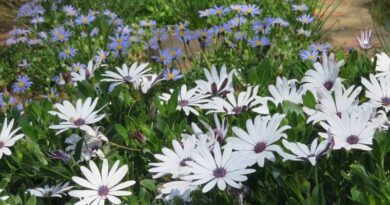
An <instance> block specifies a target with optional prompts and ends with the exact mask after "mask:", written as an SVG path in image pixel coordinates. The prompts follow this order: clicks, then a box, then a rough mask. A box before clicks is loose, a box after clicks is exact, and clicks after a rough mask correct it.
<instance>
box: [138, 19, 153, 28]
mask: <svg viewBox="0 0 390 205" xmlns="http://www.w3.org/2000/svg"><path fill="white" fill-rule="evenodd" d="M139 24H140V26H143V27H154V26H156V21H154V20H142V21H141V22H140V23H139Z"/></svg>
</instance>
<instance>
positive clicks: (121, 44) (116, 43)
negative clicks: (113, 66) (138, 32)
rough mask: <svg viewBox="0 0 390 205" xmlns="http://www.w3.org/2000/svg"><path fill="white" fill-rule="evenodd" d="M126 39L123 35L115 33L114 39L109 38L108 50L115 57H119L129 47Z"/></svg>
mask: <svg viewBox="0 0 390 205" xmlns="http://www.w3.org/2000/svg"><path fill="white" fill-rule="evenodd" d="M128 39H129V38H128V36H127V35H125V34H123V33H115V37H110V40H111V43H110V44H109V45H108V48H110V49H111V50H113V51H114V53H115V56H119V54H120V53H122V52H124V51H125V50H126V49H127V48H128V47H129V46H130V43H129V41H128Z"/></svg>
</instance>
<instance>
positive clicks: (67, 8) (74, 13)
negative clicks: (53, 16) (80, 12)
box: [62, 6, 77, 16]
mask: <svg viewBox="0 0 390 205" xmlns="http://www.w3.org/2000/svg"><path fill="white" fill-rule="evenodd" d="M62 11H63V12H65V13H66V15H67V16H77V10H76V9H75V8H74V7H73V6H64V7H62Z"/></svg>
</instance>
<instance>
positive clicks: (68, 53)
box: [59, 47, 77, 60]
mask: <svg viewBox="0 0 390 205" xmlns="http://www.w3.org/2000/svg"><path fill="white" fill-rule="evenodd" d="M76 53H77V49H75V48H71V47H66V48H64V50H63V51H61V52H60V54H59V57H60V58H61V59H62V60H65V59H68V58H71V57H74V56H75V55H76Z"/></svg>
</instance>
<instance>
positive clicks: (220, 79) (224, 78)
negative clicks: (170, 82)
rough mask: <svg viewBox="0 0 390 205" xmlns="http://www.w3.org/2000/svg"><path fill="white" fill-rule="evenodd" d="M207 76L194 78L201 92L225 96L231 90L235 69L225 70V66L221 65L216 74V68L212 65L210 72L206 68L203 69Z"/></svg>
mask: <svg viewBox="0 0 390 205" xmlns="http://www.w3.org/2000/svg"><path fill="white" fill-rule="evenodd" d="M203 71H204V74H205V76H206V78H207V81H205V80H196V81H195V82H196V85H197V87H198V89H199V90H200V93H202V94H211V95H212V96H225V95H226V94H228V93H231V92H233V91H234V90H233V74H235V73H236V70H232V71H230V73H229V74H228V73H227V72H226V66H225V65H224V66H222V68H221V70H220V74H219V75H218V71H217V68H216V67H215V65H212V67H211V72H210V71H209V70H208V69H206V68H205V69H203Z"/></svg>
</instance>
